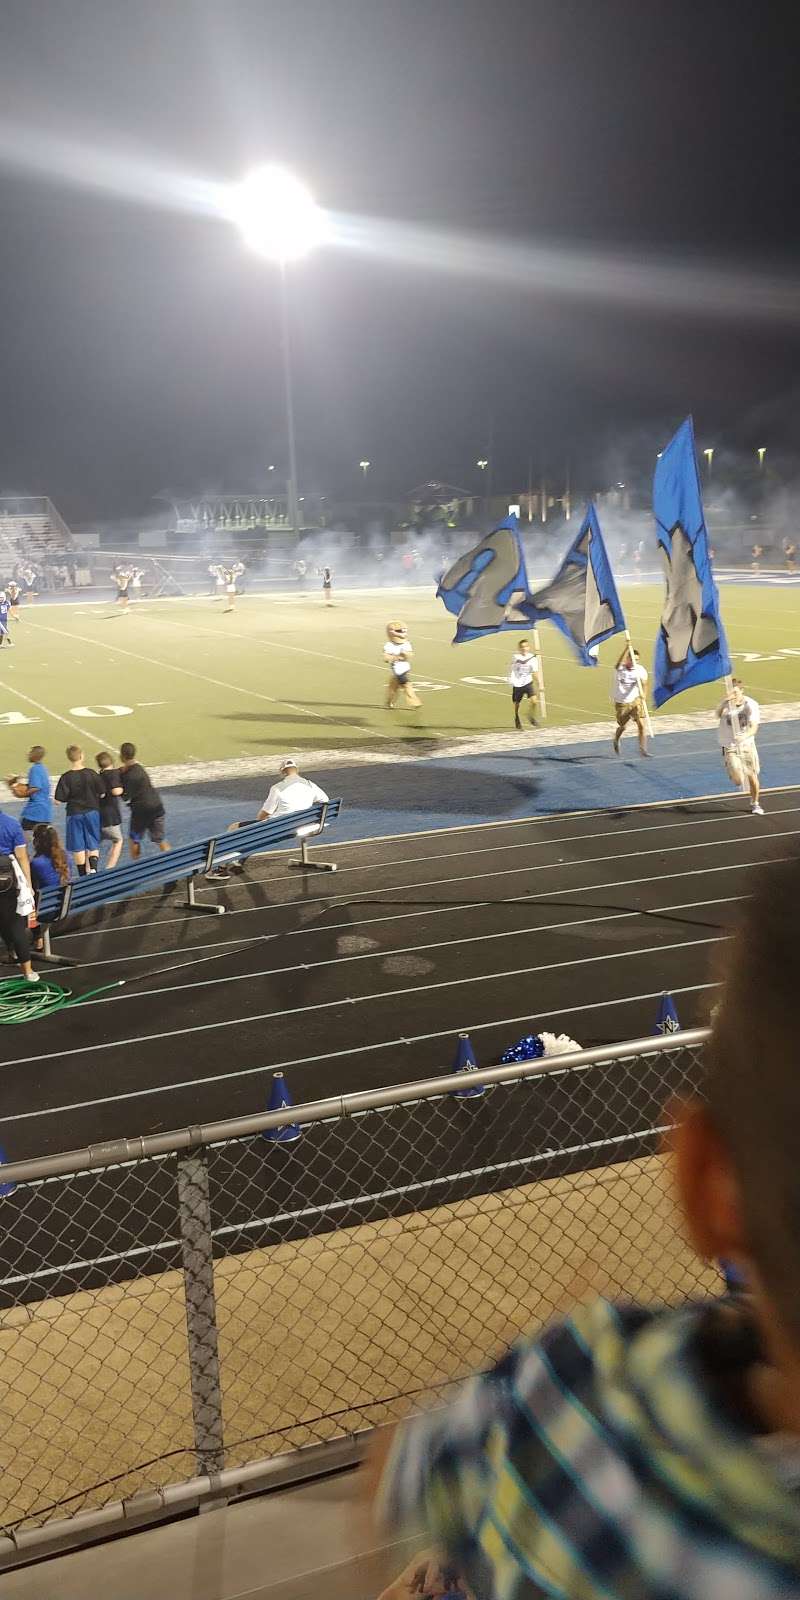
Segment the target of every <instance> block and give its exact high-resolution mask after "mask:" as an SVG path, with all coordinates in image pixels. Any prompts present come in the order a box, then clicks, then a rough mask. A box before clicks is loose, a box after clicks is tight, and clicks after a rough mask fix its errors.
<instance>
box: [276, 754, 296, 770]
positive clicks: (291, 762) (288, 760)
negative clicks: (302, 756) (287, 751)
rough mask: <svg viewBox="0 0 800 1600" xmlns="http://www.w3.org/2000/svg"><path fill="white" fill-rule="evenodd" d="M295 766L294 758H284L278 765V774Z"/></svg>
mask: <svg viewBox="0 0 800 1600" xmlns="http://www.w3.org/2000/svg"><path fill="white" fill-rule="evenodd" d="M296 766H297V762H296V761H295V759H294V756H284V758H283V760H282V762H281V764H280V766H279V768H278V771H279V772H286V770H287V768H288V767H296Z"/></svg>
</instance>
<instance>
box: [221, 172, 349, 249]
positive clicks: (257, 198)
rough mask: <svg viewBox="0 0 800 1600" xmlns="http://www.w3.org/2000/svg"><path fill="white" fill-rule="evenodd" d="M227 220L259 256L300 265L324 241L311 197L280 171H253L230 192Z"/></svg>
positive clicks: (323, 229) (320, 218)
mask: <svg viewBox="0 0 800 1600" xmlns="http://www.w3.org/2000/svg"><path fill="white" fill-rule="evenodd" d="M229 212H230V217H231V220H232V221H233V222H235V223H236V225H237V227H238V228H239V230H240V232H241V235H242V238H243V239H244V241H245V243H246V244H248V245H249V246H250V248H251V249H252V250H255V251H256V252H257V254H258V255H260V256H266V257H267V259H268V260H270V261H277V262H280V263H283V262H286V261H299V260H300V258H301V257H302V256H307V255H308V254H309V252H310V251H311V250H313V249H314V248H315V246H316V245H318V244H320V243H321V242H322V240H323V239H324V237H325V233H326V227H325V214H324V212H323V211H321V210H320V208H319V206H318V205H317V203H316V201H315V200H314V197H313V195H312V194H311V193H310V191H309V190H308V189H307V188H306V186H305V184H304V183H301V182H300V180H299V178H295V177H294V176H293V174H292V173H291V172H286V171H285V170H284V168H283V167H273V166H266V167H256V168H255V169H254V170H253V171H252V172H250V173H248V174H247V177H245V178H243V179H242V181H241V183H237V184H236V185H235V187H234V188H233V189H232V191H231V195H230V205H229Z"/></svg>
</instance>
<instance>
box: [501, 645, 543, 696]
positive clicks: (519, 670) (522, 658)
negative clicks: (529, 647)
mask: <svg viewBox="0 0 800 1600" xmlns="http://www.w3.org/2000/svg"><path fill="white" fill-rule="evenodd" d="M538 671H539V657H538V656H535V655H529V656H526V655H523V654H522V653H521V651H519V650H518V651H517V653H516V655H515V656H514V657H513V658H512V661H511V671H510V672H509V674H508V681H509V683H510V684H511V687H512V689H524V688H525V687H526V686H527V684H529V683H533V679H534V674H535V673H537V672H538Z"/></svg>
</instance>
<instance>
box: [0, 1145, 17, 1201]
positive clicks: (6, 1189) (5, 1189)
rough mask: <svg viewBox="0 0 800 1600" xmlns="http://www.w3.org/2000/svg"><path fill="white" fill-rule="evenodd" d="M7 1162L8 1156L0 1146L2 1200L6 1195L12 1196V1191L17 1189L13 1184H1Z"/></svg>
mask: <svg viewBox="0 0 800 1600" xmlns="http://www.w3.org/2000/svg"><path fill="white" fill-rule="evenodd" d="M7 1161H8V1156H7V1155H6V1153H5V1150H4V1149H3V1147H2V1145H0V1199H4V1198H5V1196H6V1195H7V1194H13V1193H14V1190H15V1189H16V1187H17V1186H16V1184H15V1183H3V1182H2V1177H3V1168H4V1166H5V1165H6V1163H7Z"/></svg>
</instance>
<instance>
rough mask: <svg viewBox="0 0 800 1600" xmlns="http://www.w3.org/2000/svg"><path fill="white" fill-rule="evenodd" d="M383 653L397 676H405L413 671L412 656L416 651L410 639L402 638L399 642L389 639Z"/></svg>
mask: <svg viewBox="0 0 800 1600" xmlns="http://www.w3.org/2000/svg"><path fill="white" fill-rule="evenodd" d="M383 654H384V659H385V660H386V661H388V663H389V665H390V667H391V669H392V672H393V673H394V675H395V677H396V678H405V677H406V676H407V675H408V673H409V672H410V671H411V657H412V655H413V654H414V652H413V650H412V648H411V643H410V641H409V640H408V639H403V640H401V641H400V643H399V644H395V643H394V642H393V641H392V640H391V639H387V641H386V643H385V645H384V647H383Z"/></svg>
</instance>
